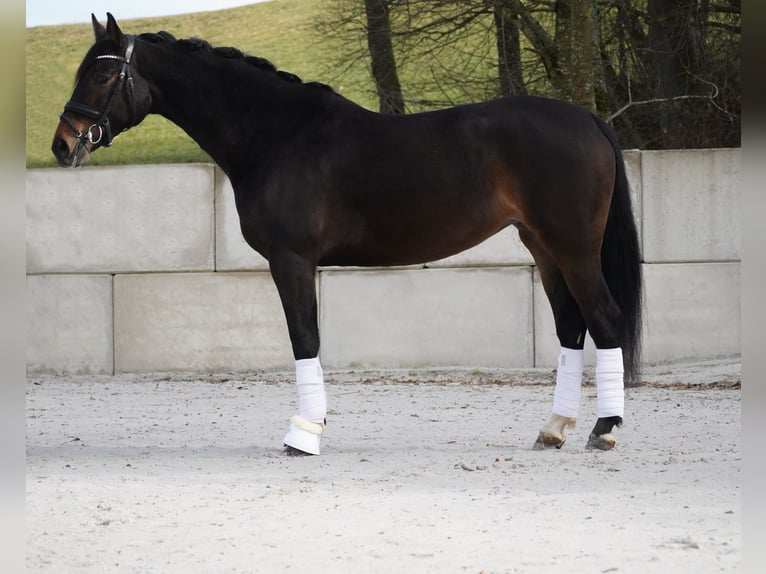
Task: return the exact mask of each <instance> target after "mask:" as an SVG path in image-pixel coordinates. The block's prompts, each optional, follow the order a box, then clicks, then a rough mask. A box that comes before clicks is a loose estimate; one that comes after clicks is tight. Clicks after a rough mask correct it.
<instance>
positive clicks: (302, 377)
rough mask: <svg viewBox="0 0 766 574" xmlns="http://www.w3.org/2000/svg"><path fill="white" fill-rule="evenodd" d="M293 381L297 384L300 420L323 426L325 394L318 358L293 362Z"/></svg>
mask: <svg viewBox="0 0 766 574" xmlns="http://www.w3.org/2000/svg"><path fill="white" fill-rule="evenodd" d="M295 380H296V382H297V384H298V412H299V413H300V416H301V418H303V419H306V420H307V421H310V422H313V423H320V424H324V420H325V417H326V416H327V394H326V393H325V388H324V376H323V375H322V365H320V364H319V357H315V358H313V359H301V360H299V361H295Z"/></svg>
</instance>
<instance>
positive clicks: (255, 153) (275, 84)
mask: <svg viewBox="0 0 766 574" xmlns="http://www.w3.org/2000/svg"><path fill="white" fill-rule="evenodd" d="M176 57H178V58H179V62H180V61H183V62H184V65H186V66H188V65H189V62H190V61H192V62H193V59H194V58H193V55H178V56H176ZM169 64H170V63H169V62H163V61H161V60H160V59H156V60H152V63H151V64H150V65H148V66H144V67H143V68H142V70H141V71H142V72H143V70H144V69H145V70H146V71H145V76H144V77H145V78H146V79H147V80H148V81H149V83H150V84H151V86H152V97H153V105H152V110H151V112H152V113H157V114H160V115H162V116H164V117H165V118H167V119H168V120H170V121H171V122H173V123H175V124H176V125H178V126H179V127H181V128H182V129H183V130H184V131H185V132H186V133H187V134H189V136H191V138H192V139H193V140H194V141H195V142H197V144H198V145H199V146H200V147H201V148H202V149H203V150H205V152H207V153H208V154H209V155H210V157H211V158H213V160H214V161H215V162H216V163H217V164H218V165H220V166H221V168H223V170H224V171H225V172H226V173H227V174H229V175H230V176H231V174H232V172H233V171H237V170H239V169H251V168H252V160H251V158H253V157H262V156H263V154H265V153H270V152H272V151H273V150H274V147H275V146H277V145H278V144H279V143H280V142H281V141H282V140H284V139H285V138H286V136H287V135H288V134H290V133H291V130H290V127H291V126H290V124H295V123H296V122H297V121H298V120H299V118H298V117H297V116H298V115H299V114H298V113H297V112H298V111H299V110H300V109H301V108H300V107H295V108H294V109H293V110H292V111H291V110H290V106H291V101H290V100H291V97H294V93H295V92H294V88H296V87H297V86H293V87H292V88H293V89H291V87H290V86H289V84H288V83H287V82H285V81H284V80H281V79H279V78H277V77H276V76H274V77H269V75H270V74H271V73H270V72H268V71H259V70H252V72H251V73H250V74H248V69H247V68H246V67H243V68H242V72H239V73H241V76H240V77H237V73H238V72H237V71H236V70H235V71H234V72H232V75H231V77H225V76H222V75H221V74H226V72H221V71H220V70H218V69H216V68H215V67H214V66H213V65H211V64H210V61H209V59H200V61H199V63H196V62H193V65H195V66H196V67H195V69H193V70H189V71H187V72H186V73H184V72H183V71H182V70H183V66H180V65H179V66H173V65H169ZM221 64H222V68H223V67H225V66H226V64H227V62H225V61H223V62H221ZM228 67H229V68H234V66H228ZM259 78H260V80H261V81H262V82H263V85H258V84H259ZM279 82H283V83H284V84H285V85H284V86H281V88H282V89H283V91H282V92H281V94H280V93H278V92H279V91H280V90H279V88H280V85H279ZM245 150H247V152H245ZM247 164H250V165H247Z"/></svg>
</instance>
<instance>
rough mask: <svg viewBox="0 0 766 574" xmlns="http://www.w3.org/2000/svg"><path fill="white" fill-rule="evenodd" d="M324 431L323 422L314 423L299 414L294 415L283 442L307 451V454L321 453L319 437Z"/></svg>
mask: <svg viewBox="0 0 766 574" xmlns="http://www.w3.org/2000/svg"><path fill="white" fill-rule="evenodd" d="M323 431H324V425H323V424H320V423H312V422H311V421H307V420H306V419H304V418H302V417H300V416H298V415H294V416H293V417H292V418H291V419H290V430H288V431H287V434H286V435H285V438H284V440H283V441H282V442H283V443H284V444H285V446H288V447H290V448H294V449H295V450H299V451H301V452H305V453H306V454H319V437H320V436H321V435H322V432H323Z"/></svg>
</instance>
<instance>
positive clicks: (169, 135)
mask: <svg viewBox="0 0 766 574" xmlns="http://www.w3.org/2000/svg"><path fill="white" fill-rule="evenodd" d="M327 4H328V0H273V1H271V2H264V3H259V4H253V5H249V6H243V7H241V8H232V9H229V10H221V11H217V12H202V13H196V14H184V15H179V16H168V17H162V18H146V19H134V20H120V15H119V13H117V14H115V17H116V18H117V20H118V22H119V24H120V27H121V28H122V30H123V32H125V33H134V34H138V33H141V32H158V31H160V30H167V31H168V32H170V33H172V34H173V35H175V36H176V37H178V38H188V37H192V36H194V37H197V38H203V39H205V40H207V41H209V42H210V43H211V44H213V45H214V46H236V47H237V48H239V49H240V50H242V51H244V52H246V53H248V54H253V55H257V56H261V57H264V58H267V59H269V60H271V61H272V62H273V63H274V64H275V65H276V66H277V67H278V68H280V69H282V70H286V71H289V72H292V73H294V74H297V75H298V76H300V77H301V78H303V79H304V80H305V81H321V82H325V83H328V84H330V85H332V86H333V88H335V90H336V91H338V92H339V93H341V94H343V95H344V96H346V97H348V98H350V99H352V100H354V101H356V102H358V103H359V104H361V105H363V106H366V107H368V108H371V109H374V108H375V106H376V105H377V104H376V100H375V95H374V86H373V84H372V80H371V79H370V76H369V72H368V70H367V67H366V65H365V64H364V63H363V62H360V63H359V64H358V65H355V66H353V67H349V68H348V69H345V68H343V69H341V68H340V67H338V66H337V65H336V64H337V59H336V56H337V54H338V53H340V52H341V51H342V48H343V47H342V46H341V45H340V42H341V40H339V38H337V37H334V36H332V35H328V34H325V35H324V36H322V35H320V33H319V32H318V31H317V26H316V22H317V21H318V19H319V18H320V16H321V15H322V11H323V9H325V8H326V6H327ZM96 16H97V17H99V18H100V19H101V21H102V22H105V21H106V13H104V14H97V15H96ZM92 44H93V31H92V27H91V25H90V24H78V25H67V26H41V27H36V28H29V29H27V31H26V50H27V53H26V73H27V78H26V79H27V84H26V134H27V138H26V158H27V167H53V166H55V165H56V163H55V160H54V159H53V156H52V154H51V152H50V143H51V138H52V137H53V132H54V131H55V129H56V125H57V124H58V115H59V114H60V113H61V111H62V110H63V107H64V103H65V102H66V101H67V100H68V99H69V96H70V94H71V91H72V87H73V81H74V75H75V72H76V70H77V67H78V66H79V65H80V62H81V61H82V58H83V57H84V56H85V52H86V51H87V50H88V49H89V48H90V46H91V45H92ZM199 161H201V162H206V161H210V158H209V157H208V156H207V155H206V154H205V153H204V152H203V151H202V150H201V149H200V148H199V147H198V146H197V144H196V143H195V142H194V141H193V140H191V138H189V137H188V136H187V135H186V134H185V133H184V132H183V131H182V130H181V129H180V128H178V127H176V126H175V125H174V124H172V123H171V122H169V121H167V120H165V119H164V118H162V117H160V116H157V115H151V116H149V117H147V119H146V120H144V122H143V123H142V124H141V125H140V126H139V127H136V128H133V129H132V130H130V131H128V132H125V133H123V134H121V135H120V136H119V137H117V138H116V139H115V141H114V145H113V147H112V148H111V149H107V150H104V149H102V150H99V151H98V152H96V153H95V154H93V156H91V164H92V165H116V164H146V163H185V162H199Z"/></svg>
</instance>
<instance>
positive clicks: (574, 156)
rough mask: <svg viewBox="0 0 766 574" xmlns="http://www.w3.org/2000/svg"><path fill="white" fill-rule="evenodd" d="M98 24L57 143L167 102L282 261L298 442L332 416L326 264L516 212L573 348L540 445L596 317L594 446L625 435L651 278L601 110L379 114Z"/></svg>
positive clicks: (106, 139) (564, 423)
mask: <svg viewBox="0 0 766 574" xmlns="http://www.w3.org/2000/svg"><path fill="white" fill-rule="evenodd" d="M93 29H94V33H95V37H96V42H95V44H94V45H93V46H92V47H91V49H90V50H89V51H88V52H87V54H86V55H85V58H84V59H83V61H82V64H81V65H80V68H79V70H78V72H77V76H76V85H75V88H74V91H73V94H72V96H71V99H70V100H69V102H67V103H66V105H65V107H64V113H63V114H62V115H61V120H60V122H59V125H58V127H57V129H56V133H55V135H54V138H53V144H52V151H53V154H54V155H55V156H56V158H57V159H58V162H59V164H60V165H62V166H72V167H76V166H80V165H82V164H84V163H85V162H86V161H87V159H88V157H89V154H91V153H92V152H93V151H94V150H95V149H97V148H99V147H101V146H109V145H111V143H112V139H113V137H114V135H116V134H118V133H119V132H121V131H124V130H127V129H129V128H131V127H133V126H135V125H137V124H139V123H140V122H141V121H142V120H143V119H144V117H146V115H147V114H150V113H155V114H161V115H162V116H164V117H166V118H168V119H169V120H170V121H172V122H174V123H176V124H177V125H179V126H180V127H181V128H183V129H184V130H185V131H186V132H187V133H188V134H189V135H190V136H191V137H192V138H193V139H194V140H195V141H196V142H197V143H198V144H199V145H200V146H201V147H202V149H204V150H205V151H206V152H207V153H208V154H209V155H210V156H211V157H212V158H213V159H214V161H215V162H216V163H217V164H218V165H219V166H220V167H221V168H222V169H223V171H224V172H225V173H226V175H227V176H228V177H229V179H230V180H231V183H232V186H233V188H234V193H235V199H236V206H237V211H238V213H239V218H240V224H241V229H242V234H243V235H244V237H245V239H246V241H247V243H248V244H249V245H250V246H251V247H252V248H253V249H255V250H256V251H258V252H259V253H261V254H262V255H263V256H264V257H265V258H266V259H267V260H268V261H269V266H270V271H271V274H272V277H273V279H274V282H275V284H276V286H277V290H278V292H279V295H280V298H281V301H282V304H283V307H284V312H285V317H286V320H287V325H288V330H289V334H290V341H291V343H292V348H293V353H294V357H295V361H296V381H297V389H298V404H299V415H296V416H294V417H293V418H292V420H291V425H290V430H289V432H288V433H287V435H286V436H285V440H284V442H285V444H286V445H287V446H288V447H292V448H295V449H297V450H299V451H303V452H308V453H314V454H318V453H319V438H320V435H321V433H322V431H323V430H324V425H325V423H326V421H325V414H326V411H327V400H326V395H325V389H324V380H323V375H322V368H321V365H320V363H319V358H318V357H319V329H318V324H317V302H316V292H315V284H314V277H315V273H316V269H317V266H319V265H354V266H389V265H405V264H416V263H425V262H429V261H434V260H436V259H440V258H443V257H446V256H448V255H452V254H454V253H457V252H460V251H463V250H465V249H467V248H469V247H471V246H473V245H476V244H477V243H479V242H481V241H483V240H484V239H486V238H488V237H490V236H491V235H493V234H494V233H496V232H497V231H499V230H501V229H503V228H504V227H506V226H508V225H515V226H516V227H517V228H518V231H519V235H520V237H521V240H522V241H523V243H524V244H525V245H526V247H527V248H528V249H529V251H530V252H531V253H532V256H533V257H534V260H535V263H536V265H537V268H538V270H539V272H540V277H541V279H542V283H543V286H544V288H545V292H546V295H547V296H548V299H549V300H550V303H551V307H552V309H553V315H554V319H555V323H556V334H557V336H558V338H559V342H560V344H561V353H560V354H559V359H558V368H557V375H556V386H555V389H554V401H553V409H552V416H551V418H550V420H549V421H548V422H547V423H546V424H545V425H544V426H543V427H542V430H540V432H539V433H538V437H537V440H536V442H535V448H547V447H557V448H559V447H561V445H562V444H563V443H564V441H565V436H564V430H565V428H566V427H568V426H572V425H573V424H574V422H575V419H576V417H577V409H578V406H579V401H580V386H581V381H582V371H583V344H584V339H585V333H586V331H587V332H588V333H589V334H590V336H591V338H592V339H593V341H594V343H595V345H596V386H597V394H598V398H597V401H598V405H597V406H598V409H597V421H596V424H595V427H594V428H593V431H592V432H591V433H590V436H589V438H588V442H587V445H588V447H591V448H599V449H604V450H606V449H610V448H612V446H613V445H614V444H615V440H614V436H613V435H612V431H613V428H614V427H615V426H620V425H621V424H622V417H623V410H624V394H623V386H624V381H627V382H631V381H635V380H636V377H637V373H638V367H639V361H640V335H641V302H642V295H641V293H642V286H641V283H642V281H641V265H640V253H639V245H638V238H637V233H636V227H635V223H634V220H633V214H632V208H631V201H630V195H629V189H628V182H627V179H626V175H625V165H624V162H623V158H622V153H621V151H620V147H619V145H618V143H617V141H616V138H615V135H614V133H613V131H612V130H611V129H610V128H609V126H607V125H606V124H605V123H604V122H603V121H601V120H600V119H599V118H598V117H596V116H595V115H593V114H591V113H590V112H588V111H586V110H584V109H581V108H579V107H576V106H574V105H571V104H568V103H564V102H561V101H557V100H552V99H545V98H536V97H509V98H501V99H497V100H494V101H489V102H485V103H479V104H471V105H463V106H458V107H454V108H450V109H444V110H440V111H434V112H427V113H419V114H412V115H405V116H390V115H383V114H378V113H374V112H371V111H368V110H366V109H364V108H362V107H360V106H358V105H356V104H354V103H353V102H351V101H349V100H347V99H345V98H343V97H341V96H340V95H338V94H337V93H335V92H334V91H333V90H332V89H330V88H329V87H327V86H325V85H323V84H318V83H304V82H302V81H301V80H300V79H299V78H298V77H296V76H294V75H292V74H288V73H286V72H281V71H278V70H277V69H276V68H275V67H274V66H273V65H272V64H271V63H269V62H268V61H267V60H264V59H262V58H256V57H252V56H246V55H244V54H242V52H240V51H239V50H237V49H235V48H213V47H211V46H210V45H209V44H208V43H207V42H205V41H202V40H198V39H184V40H177V39H176V38H175V37H173V36H172V35H171V34H168V33H167V32H159V33H157V34H140V35H137V36H134V35H125V34H123V32H122V31H121V30H120V28H119V26H118V24H117V22H116V21H115V19H114V18H113V17H112V15H111V14H109V15H108V20H107V25H106V26H103V25H101V24H100V23H99V22H98V20H97V19H96V18H95V16H94V17H93Z"/></svg>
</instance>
